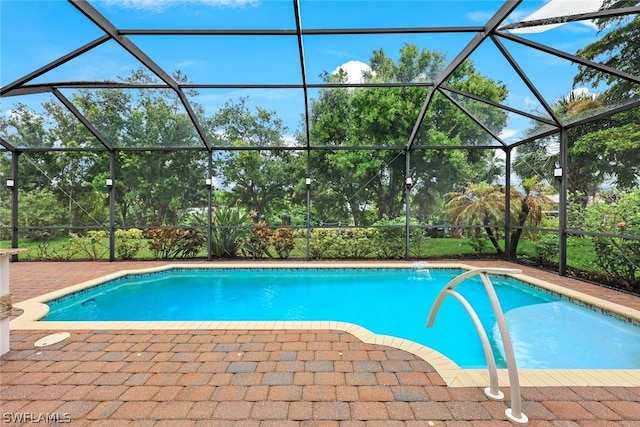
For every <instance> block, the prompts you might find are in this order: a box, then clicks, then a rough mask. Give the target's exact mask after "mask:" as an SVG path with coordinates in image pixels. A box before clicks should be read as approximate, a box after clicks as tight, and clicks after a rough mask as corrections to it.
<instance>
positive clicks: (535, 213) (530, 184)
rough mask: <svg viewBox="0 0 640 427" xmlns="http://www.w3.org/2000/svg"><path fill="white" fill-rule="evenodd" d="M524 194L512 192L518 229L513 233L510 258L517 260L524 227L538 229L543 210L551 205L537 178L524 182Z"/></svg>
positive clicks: (513, 208) (514, 216) (512, 202)
mask: <svg viewBox="0 0 640 427" xmlns="http://www.w3.org/2000/svg"><path fill="white" fill-rule="evenodd" d="M522 189H523V190H524V194H520V193H519V192H518V191H517V190H515V189H512V191H511V209H512V212H513V213H514V215H513V216H512V218H513V219H514V221H513V223H514V225H515V226H516V227H517V228H515V229H514V230H513V231H512V232H511V237H510V239H511V250H510V251H509V257H510V258H512V259H513V258H515V257H516V251H517V250H518V243H519V242H520V237H521V236H522V231H523V229H522V227H524V225H525V224H527V223H528V225H529V226H531V227H537V226H538V225H539V224H540V222H542V210H543V208H544V207H545V206H546V205H548V204H549V200H548V199H547V198H546V197H544V195H543V194H542V192H543V190H544V189H545V187H544V185H543V184H542V183H541V182H540V181H539V179H538V177H537V176H535V175H534V176H532V177H531V178H527V179H525V180H523V181H522Z"/></svg>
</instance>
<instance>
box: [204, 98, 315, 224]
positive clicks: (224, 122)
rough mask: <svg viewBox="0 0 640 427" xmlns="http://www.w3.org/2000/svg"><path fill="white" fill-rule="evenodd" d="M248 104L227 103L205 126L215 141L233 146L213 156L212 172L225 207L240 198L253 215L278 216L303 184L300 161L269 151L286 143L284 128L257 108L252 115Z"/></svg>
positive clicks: (296, 155) (293, 154)
mask: <svg viewBox="0 0 640 427" xmlns="http://www.w3.org/2000/svg"><path fill="white" fill-rule="evenodd" d="M247 101H248V100H247V99H246V98H240V100H239V101H237V102H233V101H229V102H227V103H226V104H225V106H224V107H223V108H222V109H221V110H220V111H219V112H218V113H217V114H216V115H215V116H214V117H213V118H212V119H211V120H210V122H209V126H211V130H210V131H211V133H212V134H213V133H215V134H217V135H218V138H219V140H218V143H221V144H223V145H225V146H229V147H235V148H237V149H236V150H232V151H228V152H224V153H216V154H215V155H214V169H215V170H217V171H218V174H219V175H220V176H221V178H222V186H223V188H225V189H227V194H228V195H227V200H225V201H224V202H225V203H227V204H233V203H234V201H235V200H238V199H239V200H242V203H243V204H244V205H246V206H249V207H250V208H251V209H253V210H254V211H256V212H257V213H258V215H265V216H266V217H267V218H275V217H279V215H280V213H281V212H282V210H283V209H285V208H286V207H287V206H289V203H288V202H289V201H290V200H291V198H292V195H293V193H294V190H295V186H296V184H298V183H299V182H300V181H303V180H304V178H303V177H304V173H305V170H304V162H303V160H304V159H303V158H302V157H301V155H300V153H299V152H296V151H291V150H282V149H276V148H274V147H282V146H285V145H287V144H286V142H285V137H286V133H287V130H288V129H287V128H286V126H284V125H283V123H282V121H281V120H280V119H279V118H278V117H277V115H276V113H275V112H273V111H267V110H264V109H262V108H257V109H256V111H255V112H252V111H251V110H250V108H249V107H248V105H247ZM246 148H262V150H247V149H246Z"/></svg>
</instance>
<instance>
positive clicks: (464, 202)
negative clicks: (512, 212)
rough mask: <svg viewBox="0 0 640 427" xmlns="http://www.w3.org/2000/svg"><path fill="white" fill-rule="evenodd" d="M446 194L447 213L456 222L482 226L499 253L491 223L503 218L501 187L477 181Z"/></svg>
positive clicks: (499, 249) (502, 192)
mask: <svg viewBox="0 0 640 427" xmlns="http://www.w3.org/2000/svg"><path fill="white" fill-rule="evenodd" d="M446 196H447V197H448V198H450V200H449V202H447V205H446V209H447V215H448V216H450V217H451V218H452V219H453V221H454V222H455V223H456V224H462V223H466V224H469V225H478V226H482V227H484V230H485V231H486V233H487V236H488V237H489V240H490V241H491V244H492V245H493V247H494V248H495V249H496V251H497V252H498V254H501V253H502V248H500V245H499V243H498V239H497V238H496V235H495V233H494V231H493V229H492V228H491V224H492V223H494V224H495V223H496V222H498V221H500V220H501V219H502V218H504V206H505V198H504V191H503V189H502V187H501V186H498V185H491V184H489V183H487V182H479V183H477V184H469V185H468V186H467V187H466V188H464V189H463V191H462V192H457V193H448V194H447V195H446Z"/></svg>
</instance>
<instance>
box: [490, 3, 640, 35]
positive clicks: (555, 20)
mask: <svg viewBox="0 0 640 427" xmlns="http://www.w3.org/2000/svg"><path fill="white" fill-rule="evenodd" d="M637 13H640V7H638V6H633V7H621V8H617V9H607V10H598V11H596V12H588V13H579V14H575V15H563V16H554V17H550V18H541V19H533V20H531V21H522V22H516V23H513V24H507V25H503V26H502V27H500V28H498V30H499V31H503V30H517V29H519V28H529V27H537V26H539V25H551V24H567V23H569V22H578V21H586V20H590V19H600V18H608V17H612V16H625V15H634V14H637Z"/></svg>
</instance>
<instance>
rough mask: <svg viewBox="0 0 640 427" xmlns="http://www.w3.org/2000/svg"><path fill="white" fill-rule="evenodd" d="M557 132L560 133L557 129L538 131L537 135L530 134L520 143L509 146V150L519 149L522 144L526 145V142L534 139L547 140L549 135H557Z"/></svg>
mask: <svg viewBox="0 0 640 427" xmlns="http://www.w3.org/2000/svg"><path fill="white" fill-rule="evenodd" d="M559 132H560V129H559V128H555V129H548V130H545V131H540V132H538V133H535V134H532V135H528V136H527V137H526V138H523V139H521V140H520V141H518V142H516V143H515V144H511V145H510V146H509V148H516V147H519V146H521V145H523V144H526V143H528V142H531V141H535V140H536V139H542V138H547V137H549V136H551V135H554V134H556V133H559Z"/></svg>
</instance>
